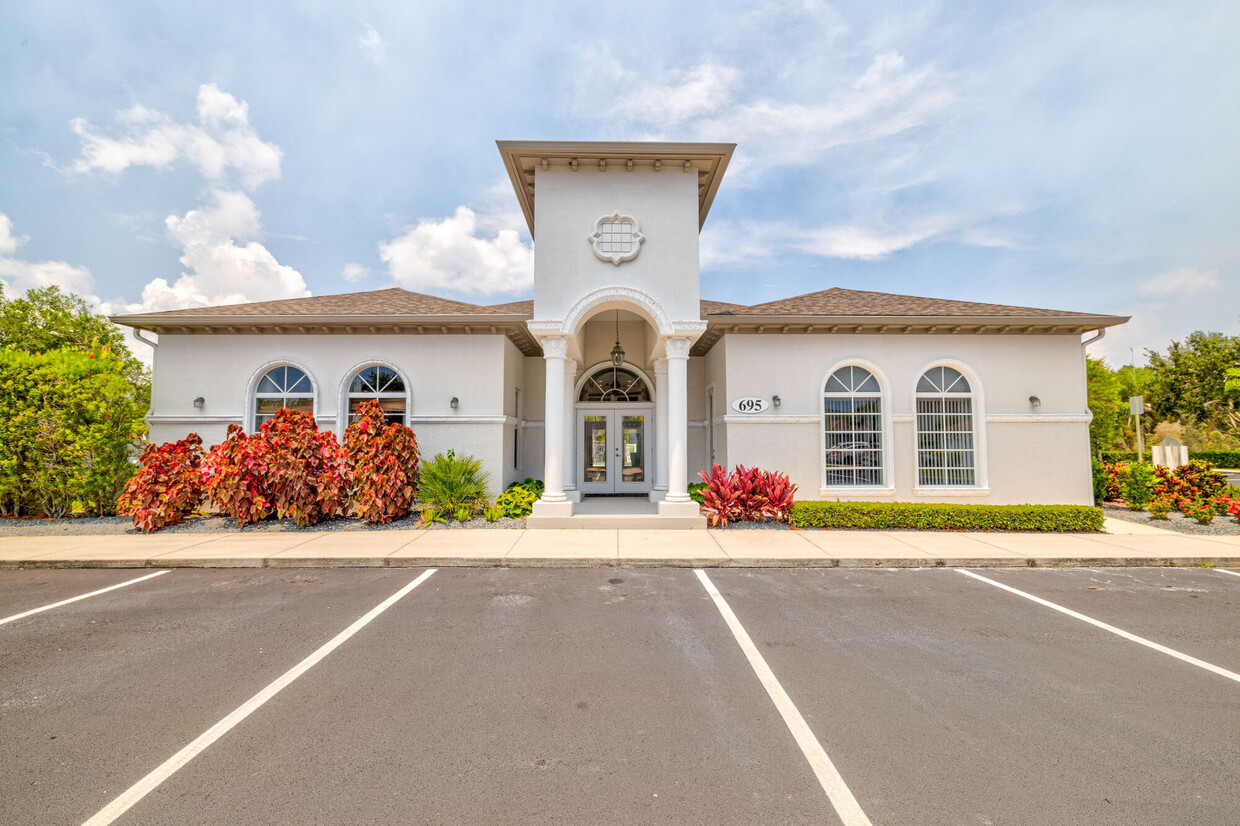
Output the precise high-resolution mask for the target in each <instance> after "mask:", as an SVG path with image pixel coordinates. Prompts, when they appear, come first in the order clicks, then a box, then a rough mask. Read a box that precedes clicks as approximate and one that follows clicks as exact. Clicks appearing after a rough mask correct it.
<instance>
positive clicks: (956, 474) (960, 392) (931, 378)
mask: <svg viewBox="0 0 1240 826" xmlns="http://www.w3.org/2000/svg"><path fill="white" fill-rule="evenodd" d="M974 443H975V439H974V433H973V388H971V387H970V386H969V380H968V379H966V378H965V377H964V375H962V374H961V373H960V371H959V370H955V369H953V368H951V367H932V368H930V369H929V370H927V371H926V372H925V374H924V375H922V377H921V379H920V380H919V381H918V382H917V482H918V484H919V485H922V486H925V487H956V486H964V487H969V486H972V485H975V484H977V452H976V449H975V444H974Z"/></svg>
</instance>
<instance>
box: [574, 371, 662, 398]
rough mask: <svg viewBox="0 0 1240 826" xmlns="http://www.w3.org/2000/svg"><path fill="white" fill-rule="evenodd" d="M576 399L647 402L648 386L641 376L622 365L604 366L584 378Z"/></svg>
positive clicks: (648, 396)
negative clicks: (583, 383)
mask: <svg viewBox="0 0 1240 826" xmlns="http://www.w3.org/2000/svg"><path fill="white" fill-rule="evenodd" d="M578 401H583V402H648V401H650V388H648V387H647V386H646V382H644V381H642V379H641V376H639V375H637V374H636V373H634V372H633V371H632V370H628V369H626V368H624V367H604V368H603V369H602V370H599V371H598V372H597V373H595V374H594V375H593V376H590V378H588V379H586V383H585V385H584V386H583V387H582V388H581V396H580V398H578Z"/></svg>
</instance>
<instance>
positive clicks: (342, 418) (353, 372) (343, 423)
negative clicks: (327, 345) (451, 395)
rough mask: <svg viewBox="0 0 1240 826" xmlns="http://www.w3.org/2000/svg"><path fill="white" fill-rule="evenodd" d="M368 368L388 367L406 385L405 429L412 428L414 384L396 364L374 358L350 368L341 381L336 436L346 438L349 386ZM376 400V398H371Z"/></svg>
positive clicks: (390, 394)
mask: <svg viewBox="0 0 1240 826" xmlns="http://www.w3.org/2000/svg"><path fill="white" fill-rule="evenodd" d="M367 367H386V368H387V369H389V370H391V371H392V372H394V373H396V375H398V376H400V379H401V381H403V382H404V383H405V393H404V396H405V427H410V426H411V425H410V422H411V421H412V420H413V383H412V382H410V381H409V375H408V374H407V373H406V372H405V371H404V370H402V369H400V368H399V367H397V366H396V365H395V364H393V363H392V362H390V361H387V360H386V359H378V358H372V359H367V360H366V361H359V362H358V363H357V364H355V365H353V366H352V367H350V368H349V369H348V370H346V371H345V373H344V378H342V379H341V380H340V392H339V393H338V394H337V396H336V435H337V436H339V437H340V438H342V439H343V438H344V432H345V430H347V429H348V427H349V396H350V395H352V394H350V393H349V385H350V384H352V383H353V379H354V378H355V377H356V376H357V374H358V373H360V372H362V371H363V370H365V369H366V368H367ZM400 395H401V394H400V393H380V394H378V397H387V398H392V399H395V398H399V397H400ZM371 398H375V397H371Z"/></svg>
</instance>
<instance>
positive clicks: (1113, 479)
mask: <svg viewBox="0 0 1240 826" xmlns="http://www.w3.org/2000/svg"><path fill="white" fill-rule="evenodd" d="M1104 467H1105V468H1106V473H1107V494H1106V501H1108V502H1115V501H1118V500H1119V498H1120V492H1119V488H1120V485H1121V484H1123V482H1124V476H1125V475H1126V474H1127V473H1128V464H1127V463H1126V462H1116V463H1115V464H1113V465H1104Z"/></svg>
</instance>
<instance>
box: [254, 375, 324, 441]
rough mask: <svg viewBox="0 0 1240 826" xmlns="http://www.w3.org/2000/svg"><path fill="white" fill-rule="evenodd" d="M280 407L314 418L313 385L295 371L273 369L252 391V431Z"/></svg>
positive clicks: (273, 414) (307, 378)
mask: <svg viewBox="0 0 1240 826" xmlns="http://www.w3.org/2000/svg"><path fill="white" fill-rule="evenodd" d="M284 407H287V408H288V409H290V410H299V411H301V412H303V413H309V414H310V415H312V416H313V415H314V385H313V384H311V383H310V377H309V376H307V375H306V374H305V373H304V372H302V371H301V370H299V369H297V368H296V367H275V368H273V369H271V370H269V371H267V374H266V375H264V376H263V377H262V379H260V380H259V382H258V387H257V389H256V390H255V391H254V428H255V429H256V430H257V429H258V428H259V427H261V426H262V424H263V422H265V421H268V420H269V419H271V418H272V417H273V416H275V415H276V411H278V410H280V409H281V408H284Z"/></svg>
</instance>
